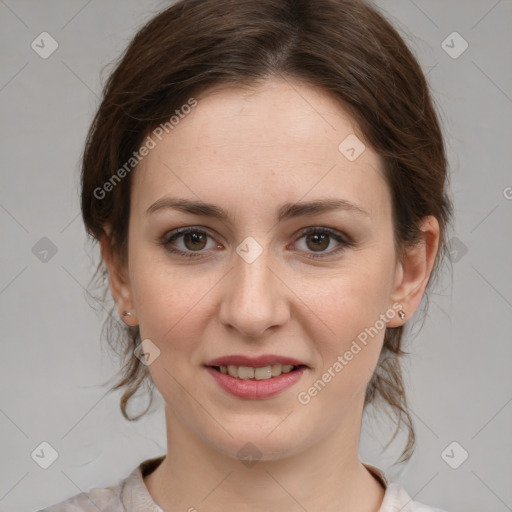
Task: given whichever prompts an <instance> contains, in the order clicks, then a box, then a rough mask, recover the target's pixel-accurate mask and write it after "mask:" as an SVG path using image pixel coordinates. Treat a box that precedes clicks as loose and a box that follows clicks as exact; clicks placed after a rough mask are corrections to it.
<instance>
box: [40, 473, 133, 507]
mask: <svg viewBox="0 0 512 512" xmlns="http://www.w3.org/2000/svg"><path fill="white" fill-rule="evenodd" d="M124 482H125V479H123V480H121V481H120V482H119V483H118V484H116V485H114V486H112V487H107V488H104V489H99V488H94V489H91V490H90V491H89V492H81V493H78V494H75V495H74V496H71V497H70V498H68V499H66V500H64V501H61V502H59V503H56V504H55V505H52V506H50V507H47V508H44V509H41V510H38V511H37V512H98V510H102V511H107V510H108V512H125V508H124V506H123V503H122V501H121V492H122V488H123V484H124Z"/></svg>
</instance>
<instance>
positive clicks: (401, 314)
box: [398, 309, 405, 320]
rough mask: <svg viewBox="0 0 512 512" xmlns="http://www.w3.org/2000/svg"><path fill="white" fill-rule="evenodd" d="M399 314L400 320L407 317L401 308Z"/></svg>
mask: <svg viewBox="0 0 512 512" xmlns="http://www.w3.org/2000/svg"><path fill="white" fill-rule="evenodd" d="M398 316H399V317H400V320H403V319H404V318H405V313H404V310H403V309H401V310H400V311H399V312H398Z"/></svg>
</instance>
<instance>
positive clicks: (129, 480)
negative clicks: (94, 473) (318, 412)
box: [38, 455, 446, 512]
mask: <svg viewBox="0 0 512 512" xmlns="http://www.w3.org/2000/svg"><path fill="white" fill-rule="evenodd" d="M164 457H165V455H162V456H160V457H156V458H153V459H147V460H145V461H143V462H141V464H140V465H139V466H137V467H136V468H135V469H134V470H133V471H132V472H131V473H130V474H129V475H128V476H127V477H126V478H124V479H122V480H121V481H120V482H118V483H117V484H116V485H113V486H112V487H107V488H105V489H96V488H94V489H91V490H90V491H89V492H87V493H85V492H82V493H79V494H75V495H74V496H72V497H71V498H68V499H67V500H64V501H61V502H60V503H57V504H55V505H53V506H51V507H48V508H45V509H42V510H39V511H38V512H98V510H100V511H105V512H107V511H108V512H165V511H164V510H163V509H162V508H161V507H160V506H158V505H157V504H156V503H155V502H154V501H153V498H152V497H151V495H150V494H149V491H148V489H147V487H146V484H145V483H144V480H143V478H144V477H145V476H146V475H148V474H149V473H151V472H152V471H154V470H155V469H156V468H157V466H158V465H159V464H160V463H161V462H162V460H163V459H164ZM362 464H363V465H364V466H365V467H366V468H367V469H368V471H370V473H372V474H373V475H374V476H375V477H376V478H377V480H379V481H380V482H382V484H383V486H384V487H385V488H386V492H385V493H384V499H383V501H382V504H381V506H380V508H379V510H378V512H446V511H444V510H442V509H440V508H435V507H429V506H427V505H423V504H422V503H419V502H417V501H413V500H412V499H411V498H410V497H409V495H408V494H407V492H406V491H405V489H404V488H403V487H402V486H401V485H400V484H399V483H398V482H391V481H390V480H389V479H388V477H387V476H386V474H385V473H384V471H382V470H381V469H379V468H378V467H376V466H372V465H371V464H367V463H365V462H362Z"/></svg>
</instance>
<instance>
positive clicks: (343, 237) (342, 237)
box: [160, 225, 356, 259]
mask: <svg viewBox="0 0 512 512" xmlns="http://www.w3.org/2000/svg"><path fill="white" fill-rule="evenodd" d="M188 233H201V234H204V235H206V236H207V237H209V238H211V239H212V240H214V241H215V242H216V243H217V247H218V242H217V241H216V240H215V237H214V236H213V235H212V234H211V233H210V232H209V230H208V229H207V228H204V227H202V226H184V227H180V228H176V229H174V230H171V231H170V232H167V233H166V234H165V235H164V236H163V237H162V238H161V240H160V244H161V245H163V246H164V248H165V249H166V250H167V251H168V252H170V253H172V254H177V255H178V256H183V257H187V258H205V257H207V256H208V254H207V252H208V251H206V250H201V251H183V250H181V249H176V248H173V247H172V245H171V242H172V241H174V240H176V239H177V238H179V237H180V236H182V235H186V234H188ZM312 233H316V234H324V235H328V236H330V237H331V238H334V240H336V242H338V247H337V248H335V249H331V250H329V251H319V252H316V253H315V252H314V251H313V252H305V257H306V258H309V259H323V258H325V259H327V258H329V257H331V256H333V255H337V254H338V253H340V252H342V251H343V250H345V249H346V248H349V247H353V246H354V245H356V244H355V242H354V241H353V240H352V239H351V237H349V236H348V235H347V234H345V233H343V232H340V231H338V230H336V229H333V228H328V227H326V226H322V225H316V226H308V227H305V228H303V229H302V230H301V231H300V232H299V234H298V235H297V236H296V237H295V238H294V241H293V242H292V245H294V244H295V243H296V242H297V241H299V240H300V239H302V238H303V237H304V236H307V235H309V234H312Z"/></svg>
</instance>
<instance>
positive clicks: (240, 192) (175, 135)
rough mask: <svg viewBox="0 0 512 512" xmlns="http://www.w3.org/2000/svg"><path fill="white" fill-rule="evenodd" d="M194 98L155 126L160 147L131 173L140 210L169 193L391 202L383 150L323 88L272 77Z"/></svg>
mask: <svg viewBox="0 0 512 512" xmlns="http://www.w3.org/2000/svg"><path fill="white" fill-rule="evenodd" d="M196 100H197V105H196V106H195V107H193V108H191V109H190V110H189V113H188V114H186V115H182V116H181V118H180V120H179V122H178V123H177V124H176V125H175V126H174V127H173V128H172V129H171V130H170V131H169V133H165V132H164V133H163V135H161V136H160V138H161V140H159V139H158V138H156V137H155V136H154V135H153V136H152V139H154V141H155V143H156V144H155V147H154V148H153V149H151V151H150V152H149V154H148V155H147V156H146V157H144V159H143V160H142V162H141V163H140V164H139V166H138V168H137V170H136V172H135V176H134V182H133V189H132V199H133V203H134V204H133V206H134V209H135V210H137V209H138V210H141V209H145V208H147V207H148V206H150V204H151V203H152V202H154V201H155V200H157V199H159V198H161V197H162V196H164V195H166V194H168V195H172V196H180V197H187V198H190V199H201V200H204V201H208V202H211V203H219V202H222V203H225V206H226V208H229V207H232V209H233V210H237V211H236V212H235V211H234V213H242V212H243V206H246V207H249V206H250V207H251V208H252V211H253V212H255V211H256V210H254V208H258V207H259V208H261V209H263V207H265V208H266V209H268V208H269V207H271V203H273V202H276V205H277V203H279V204H281V203H282V202H284V201H298V200H300V199H301V198H303V197H304V199H308V200H311V199H314V198H315V197H317V196H318V197H320V196H321V197H323V198H325V197H332V198H338V197H341V198H343V199H346V200H349V201H353V202H357V203H359V204H365V205H366V207H367V209H368V210H370V211H372V210H373V211H378V212H380V213H381V212H384V211H386V210H388V209H389V208H390V205H389V202H390V195H389V191H388V190H387V185H386V183H385V180H384V177H383V173H382V164H381V160H380V157H379V156H378V155H377V154H376V153H375V152H374V151H373V150H372V149H371V148H370V147H369V146H368V145H367V144H365V143H364V141H363V137H362V135H361V134H360V132H359V130H358V127H357V125H356V124H355V121H354V120H353V119H352V118H351V116H350V115H349V114H348V113H347V112H346V111H345V110H344V109H343V107H342V106H341V104H340V103H339V102H337V101H336V100H335V99H334V98H332V97H331V96H330V95H328V94H327V93H325V92H324V91H322V90H320V89H318V88H316V87H314V86H310V85H307V84H304V83H300V82H296V81H289V80H269V81H267V82H265V83H262V84H260V85H258V86H255V87H251V88H241V87H226V86H222V87H217V88H215V89H213V90H208V91H205V92H204V93H203V94H201V95H198V96H197V97H196ZM187 111H188V109H187ZM356 134H357V135H356ZM150 136H151V135H150ZM347 137H348V139H347ZM343 141H348V142H346V143H345V142H343ZM340 144H341V150H340ZM347 145H348V146H352V147H354V148H355V151H357V152H358V153H359V152H360V151H361V150H362V148H364V150H363V151H362V153H361V154H360V155H359V156H357V158H356V159H355V160H353V159H352V160H351V159H349V158H347V156H346V155H347V153H344V152H343V151H345V152H346V150H347ZM365 146H366V147H365ZM348 149H349V150H350V147H348ZM353 154H354V152H352V153H350V152H349V153H348V155H349V156H350V155H353ZM356 155H357V153H356ZM305 196H307V197H305ZM227 203H229V204H227Z"/></svg>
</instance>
